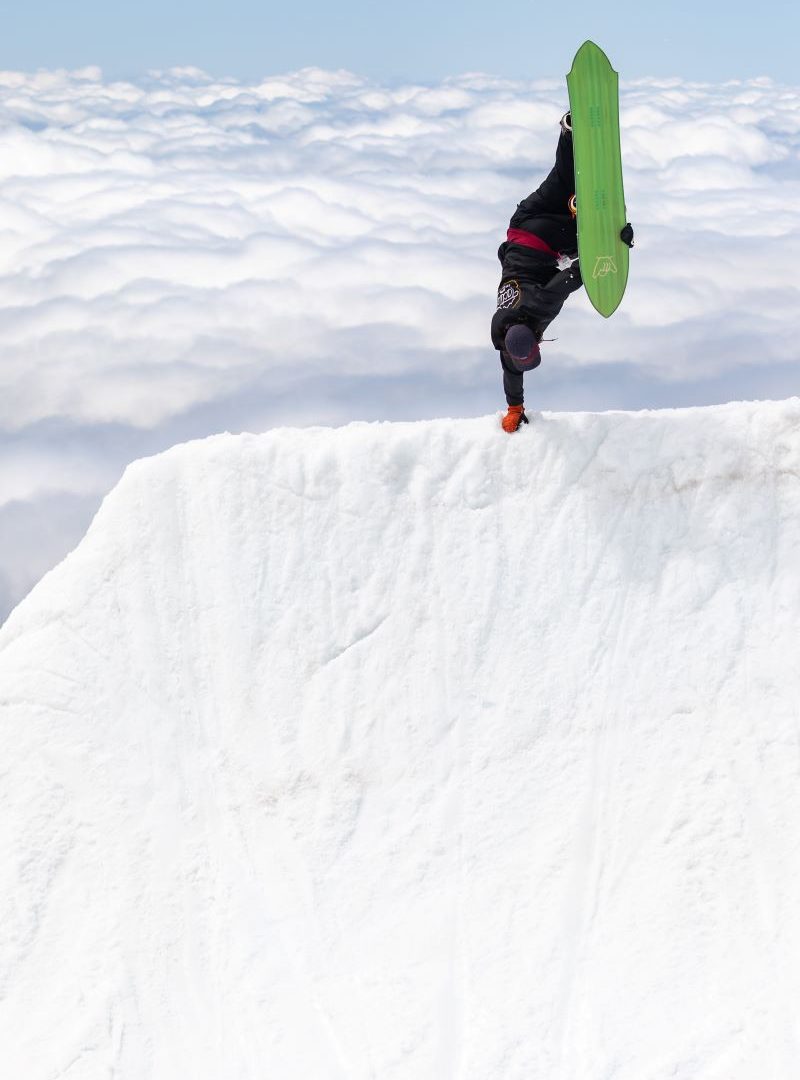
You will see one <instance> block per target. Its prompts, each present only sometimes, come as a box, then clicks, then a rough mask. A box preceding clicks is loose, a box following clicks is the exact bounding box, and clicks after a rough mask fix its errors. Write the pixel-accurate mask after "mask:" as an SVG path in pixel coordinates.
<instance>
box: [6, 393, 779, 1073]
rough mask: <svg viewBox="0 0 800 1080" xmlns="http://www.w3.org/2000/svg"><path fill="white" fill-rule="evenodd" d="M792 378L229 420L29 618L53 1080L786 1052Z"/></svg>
mask: <svg viewBox="0 0 800 1080" xmlns="http://www.w3.org/2000/svg"><path fill="white" fill-rule="evenodd" d="M798 612H800V401H799V400H797V399H795V400H792V401H789V402H784V403H772V404H769V403H768V404H759V405H731V406H723V407H717V408H711V409H703V410H701V409H694V410H686V411H677V412H662V413H640V414H631V413H607V414H571V415H567V414H565V415H554V414H542V415H536V416H535V417H534V420H533V423H532V424H531V426H530V427H529V428H527V429H524V430H523V431H521V432H520V433H519V435H517V436H515V437H513V438H508V437H506V436H504V435H502V434H501V433H500V432H499V430H498V427H497V421H496V419H495V418H494V417H490V418H483V419H478V420H472V421H466V422H460V423H448V422H439V423H422V422H420V423H408V424H378V425H366V424H353V425H350V426H349V427H345V428H342V429H339V430H328V429H307V430H305V431H288V430H283V431H275V432H272V433H269V434H267V435H261V436H237V437H233V436H219V437H215V438H210V439H208V440H205V441H203V442H199V443H194V444H188V445H183V446H178V447H176V448H175V449H173V450H171V451H169V452H167V453H166V454H164V455H162V456H160V457H156V458H153V459H150V460H145V461H141V462H138V463H136V464H134V465H132V466H131V467H129V469H128V470H127V472H126V474H125V477H124V478H123V480H122V481H121V483H120V484H119V486H118V487H117V488H116V489H115V490H114V492H113V493H112V494H111V495H110V496H108V498H107V499H106V500H105V502H104V504H103V507H102V509H101V510H100V512H99V514H98V516H97V518H96V519H95V521H94V523H93V525H92V527H91V529H90V531H89V533H88V535H87V536H86V538H85V539H84V540H83V542H82V543H81V544H80V545H79V547H78V548H77V549H76V551H75V552H73V554H72V555H70V556H69V557H68V558H67V559H66V561H65V562H63V563H62V564H61V565H60V566H59V567H58V568H57V569H56V570H54V571H52V572H51V573H49V574H48V575H47V576H46V577H45V578H44V579H43V581H42V582H40V584H39V585H38V586H37V587H36V589H35V590H34V591H33V593H32V594H31V595H30V596H29V597H28V598H27V599H26V600H25V601H24V602H23V604H22V605H21V606H20V607H19V608H18V609H17V610H16V611H15V612H14V613H13V614H12V616H11V617H10V619H9V621H8V622H7V624H6V626H5V627H4V628H3V630H2V631H0V706H1V707H2V724H1V725H0V759H1V760H2V781H1V784H2V786H1V787H0V875H1V876H0V896H2V898H3V909H4V910H3V917H2V920H0V1061H2V1063H3V1074H4V1075H5V1076H9V1077H24V1078H25V1080H51V1078H53V1077H66V1078H68V1080H79V1078H80V1080H99V1078H101V1077H103V1078H105V1077H108V1076H112V1075H113V1076H114V1077H117V1078H124V1080H156V1078H158V1080H174V1078H176V1077H192V1078H193V1080H205V1078H208V1080H212V1078H213V1080H247V1078H258V1080H262V1078H264V1077H279V1078H281V1080H287V1078H297V1080H336V1078H347V1080H367V1078H380V1080H390V1078H397V1080H416V1078H419V1080H441V1078H446V1077H449V1078H458V1080H486V1078H487V1077H492V1078H494V1077H497V1078H500V1077H502V1078H503V1080H516V1078H519V1080H523V1078H524V1080H553V1078H559V1080H598V1078H604V1080H643V1078H647V1080H662V1078H663V1080H666V1078H670V1080H765V1078H769V1080H784V1078H785V1080H789V1078H791V1080H794V1078H796V1076H797V1062H798V1060H800V1026H799V1025H798V1013H797V1002H798V1000H800V919H799V918H798V910H799V908H798V905H799V904H800V845H799V844H798V834H797V823H798V821H799V820H800V753H799V746H798V731H799V723H800V712H799V711H798V702H799V701H800V674H799V673H798V664H797V656H798V651H799V646H800V642H798V636H799V635H798Z"/></svg>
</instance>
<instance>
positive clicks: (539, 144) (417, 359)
mask: <svg viewBox="0 0 800 1080" xmlns="http://www.w3.org/2000/svg"><path fill="white" fill-rule="evenodd" d="M621 93H622V101H621V108H622V114H621V119H622V140H623V155H624V159H625V181H626V201H627V205H628V211H629V217H630V219H631V220H632V222H633V224H634V226H635V228H636V247H635V249H634V251H633V254H632V260H631V277H630V282H629V287H628V292H627V294H626V297H625V300H624V301H623V305H622V307H621V308H620V310H619V311H618V312H617V314H616V315H615V316H614V317H613V319H610V320H603V319H602V318H600V317H599V316H598V315H596V314H595V313H594V311H593V310H592V309H591V307H590V305H589V303H588V301H587V299H586V297H585V296H584V295H583V294H582V293H581V294H578V295H577V296H575V297H573V298H572V299H571V300H570V302H569V304H568V306H567V307H566V308H565V310H564V312H563V313H562V315H561V316H560V317H559V319H558V321H557V323H555V324H554V325H553V327H552V332H553V336H556V337H557V338H558V340H557V341H555V342H553V343H552V344H549V345H547V346H546V348H545V354H544V355H545V359H544V363H543V365H542V367H541V368H540V369H539V370H538V371H537V372H536V373H534V374H532V375H530V376H528V381H527V400H528V403H529V405H530V406H531V407H532V408H534V409H536V408H559V409H583V408H614V407H617V408H639V407H649V406H652V407H658V406H668V405H683V404H694V403H711V402H717V401H725V400H731V399H737V398H753V397H785V396H789V395H791V394H794V393H796V392H797V390H798V382H799V381H800V380H799V376H800V364H799V363H798V359H800V348H798V343H797V336H796V334H797V325H798V319H797V311H798V301H799V300H800V296H799V295H798V292H799V289H800V285H799V284H798V283H799V281H800V279H799V278H798V274H797V269H796V267H797V265H798V260H799V259H800V158H799V154H798V150H799V149H800V88H788V87H783V86H779V85H776V84H774V83H772V82H771V81H769V80H766V79H759V80H755V81H749V82H732V83H726V84H723V85H705V84H694V83H686V82H682V81H679V80H640V81H636V82H630V83H623V84H622V88H621ZM566 107H567V100H566V87H565V84H564V82H563V80H556V79H548V80H539V81H532V82H524V83H523V82H512V81H506V80H500V79H497V78H491V77H486V76H480V75H467V76H462V77H458V78H452V79H449V80H447V81H445V82H443V83H441V84H439V85H434V86H419V85H415V86H399V87H397V86H395V87H388V86H381V85H377V84H375V83H373V82H370V81H368V80H365V79H363V78H360V77H357V76H355V75H352V74H349V73H346V72H333V73H332V72H324V71H319V70H304V71H299V72H296V73H294V74H289V75H284V76H280V77H271V78H267V79H265V80H264V81H263V82H261V83H258V84H252V85H251V84H244V83H242V82H239V81H236V80H233V79H217V78H211V77H209V76H207V75H205V74H204V73H202V72H200V71H197V70H194V69H180V70H172V71H169V72H166V73H158V74H151V75H150V76H148V77H147V78H146V79H143V80H141V81H139V82H137V83H128V82H124V83H123V82H107V81H104V79H103V76H102V73H101V72H100V71H99V70H96V69H86V70H82V71H77V72H64V71H56V72H40V73H37V74H35V75H29V74H19V73H4V74H0V320H1V325H2V334H0V619H2V618H4V617H5V615H6V614H7V613H8V611H9V610H10V608H11V606H13V604H14V603H15V602H16V601H17V600H18V599H19V598H20V597H21V596H22V595H24V593H25V592H26V591H27V590H28V589H29V588H30V587H31V585H32V584H34V583H35V581H36V580H37V579H38V578H39V577H40V576H41V574H42V573H43V572H44V571H45V570H46V569H47V568H48V567H50V566H52V565H53V563H54V562H55V561H57V560H58V559H59V558H60V557H61V556H62V555H63V554H64V553H65V552H66V551H67V550H69V548H71V547H72V546H73V545H74V544H75V543H76V542H77V540H78V539H79V538H80V536H81V535H82V533H83V531H84V530H85V528H86V525H87V524H88V521H89V519H90V517H91V515H92V513H93V512H94V510H95V509H96V508H97V506H98V504H99V501H100V499H101V498H102V496H103V495H104V494H105V493H106V492H107V491H108V490H109V488H110V487H111V486H112V485H113V484H114V483H115V482H116V480H117V479H118V477H119V475H120V473H121V471H122V469H123V468H124V466H125V464H126V463H127V462H128V461H130V460H132V459H133V458H136V457H139V456H141V455H143V454H146V453H150V452H154V451H157V450H160V449H162V448H164V447H166V446H168V445H171V444H172V443H174V442H177V441H180V440H183V439H186V438H190V437H196V436H202V435H205V434H208V433H211V432H216V431H220V430H224V429H229V430H241V429H249V430H264V429H265V428H267V427H271V426H275V425H284V424H288V425H308V424H317V423H325V424H328V423H341V422H345V421H347V420H351V419H376V418H388V419H394V418H405V419H414V418H421V417H436V416H442V417H458V416H464V415H476V414H481V413H486V412H489V411H491V410H493V409H495V408H500V407H501V406H502V405H503V398H502V393H501V381H500V369H499V365H498V361H497V354H496V353H495V352H494V351H493V350H492V348H491V345H490V343H489V339H488V325H489V321H490V318H491V315H492V312H493V309H494V295H495V289H496V286H497V281H498V268H499V266H498V263H497V260H496V249H497V246H498V244H499V243H500V241H501V240H502V239H503V237H504V233H505V229H506V227H507V224H508V218H509V216H510V214H511V212H512V211H513V209H514V207H515V205H516V203H517V202H518V201H519V200H520V199H521V198H522V197H524V196H525V195H527V194H528V193H529V192H530V191H531V190H532V189H533V188H535V187H536V186H537V185H538V184H539V183H540V181H541V180H542V179H543V177H544V175H545V174H546V173H547V171H548V170H549V168H550V167H551V165H552V159H553V153H554V149H555V144H556V140H557V137H558V120H559V117H560V116H561V114H562V113H563V112H564V110H565V109H566Z"/></svg>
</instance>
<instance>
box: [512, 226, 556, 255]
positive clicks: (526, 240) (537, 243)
mask: <svg viewBox="0 0 800 1080" xmlns="http://www.w3.org/2000/svg"><path fill="white" fill-rule="evenodd" d="M507 238H508V239H509V240H510V241H511V243H512V244H521V245H522V247H529V248H536V250H537V251H546V252H547V254H548V255H552V256H553V257H554V258H556V259H557V258H558V257H559V255H560V252H558V251H553V249H552V248H551V247H550V245H549V244H546V243H545V242H544V240H542V238H541V237H540V236H537V235H536V233H532V232H528V231H527V229H509V230H508V233H507Z"/></svg>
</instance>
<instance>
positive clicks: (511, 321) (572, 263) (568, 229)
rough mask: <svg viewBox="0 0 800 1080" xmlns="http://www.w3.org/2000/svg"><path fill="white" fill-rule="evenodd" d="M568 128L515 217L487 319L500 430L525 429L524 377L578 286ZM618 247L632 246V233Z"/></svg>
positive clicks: (564, 121) (567, 121) (567, 125)
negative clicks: (498, 388) (501, 407)
mask: <svg viewBox="0 0 800 1080" xmlns="http://www.w3.org/2000/svg"><path fill="white" fill-rule="evenodd" d="M576 214H577V208H576V204H575V164H574V160H573V156H572V123H571V118H570V114H569V113H565V114H564V116H563V117H562V118H561V134H560V135H559V139H558V146H557V147H556V161H555V165H554V166H553V168H552V170H551V171H550V173H549V175H548V176H547V178H546V179H545V180H544V182H543V183H542V184H541V185H540V186H539V187H538V188H537V189H536V191H534V192H533V193H532V194H531V195H529V196H528V197H527V199H523V200H522V202H521V203H519V205H518V206H517V209H516V210H515V211H514V213H513V215H512V217H511V222H510V224H509V229H508V234H507V239H506V240H505V241H504V242H503V243H502V244H501V245H500V248H499V250H498V252H497V257H498V259H499V260H500V264H501V266H502V277H501V279H500V286H499V288H498V290H497V310H496V311H495V313H494V316H493V318H492V330H491V333H492V344H493V345H494V347H495V348H496V349H497V350H498V351H499V353H500V363H501V364H502V367H503V389H504V391H505V395H506V403H507V404H508V412H507V413H506V415H505V416H504V417H503V429H504V430H505V431H508V432H513V431H516V430H517V429H518V428H519V426H520V424H522V423H525V424H527V423H528V418H527V416H526V415H525V405H524V395H523V386H522V381H523V375H524V373H525V372H526V371H532V370H533V369H534V368H536V367H538V366H539V364H540V363H541V359H542V358H541V353H540V350H539V345H540V342H541V340H542V335H543V334H544V331H545V330H546V329H547V327H548V326H549V325H550V323H551V322H552V321H553V319H554V318H555V317H556V315H558V313H559V312H560V311H561V308H562V307H563V305H564V301H565V300H566V299H567V297H568V296H569V295H570V293H572V292H575V291H576V290H577V289H579V288H580V287H581V285H582V284H583V282H582V280H581V274H580V269H579V266H578V263H577V257H578V231H577V225H576ZM622 239H623V240H625V242H626V243H627V244H629V245H630V246H633V229H632V228H631V227H630V226H629V225H626V227H625V229H624V230H623V235H622Z"/></svg>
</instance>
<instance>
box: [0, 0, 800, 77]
mask: <svg viewBox="0 0 800 1080" xmlns="http://www.w3.org/2000/svg"><path fill="white" fill-rule="evenodd" d="M0 11H2V14H3V31H2V34H0V67H2V68H5V69H9V68H10V69H18V70H26V71H29V70H33V69H36V68H40V67H47V68H54V67H81V66H85V65H90V64H92V65H99V66H101V67H102V68H103V70H104V72H105V74H106V75H107V76H111V77H124V76H137V75H140V74H141V73H143V72H144V71H146V70H148V69H151V68H163V67H169V66H174V65H193V66H197V67H202V68H204V69H205V70H207V71H209V72H211V73H213V74H216V75H224V74H229V75H234V76H236V77H238V78H247V79H252V78H257V77H259V76H261V75H264V74H270V73H276V72H283V71H291V70H296V69H297V68H300V67H304V66H309V65H315V66H320V67H325V68H347V69H349V70H351V71H354V72H357V73H358V74H361V75H366V76H369V77H373V78H376V79H379V80H380V81H383V82H385V81H408V80H420V81H425V80H438V79H440V78H442V77H444V76H447V75H450V74H456V73H460V72H464V71H476V70H479V71H486V72H489V73H494V74H504V75H509V76H512V77H521V78H531V77H533V78H535V77H537V76H542V77H547V76H560V75H563V74H564V73H565V71H566V70H568V68H569V64H570V61H571V57H572V55H573V53H574V51H575V48H576V46H577V45H578V44H580V42H581V41H583V40H584V39H585V38H593V39H595V40H597V41H598V42H599V43H600V44H601V45H602V46H603V47H604V48H605V49H606V51H607V52H608V54H609V56H610V57H611V58H612V61H613V63H614V65H615V66H616V67H617V68H618V69H619V71H620V72H621V73H622V75H623V76H628V77H631V78H635V77H639V76H642V75H656V76H665V75H677V76H680V77H682V78H685V79H699V80H710V81H717V80H723V79H730V78H752V77H753V76H759V75H766V76H770V77H772V78H773V79H775V80H777V81H780V82H788V83H793V84H794V83H796V82H797V59H796V40H797V36H798V32H800V17H798V14H797V11H798V6H797V5H796V4H790V3H789V2H788V0H769V2H767V3H762V4H759V5H750V4H748V5H740V4H735V3H721V2H713V3H703V2H699V3H690V2H687V0H679V2H677V3H676V2H671V3H669V4H666V3H665V4H659V5H658V6H655V7H654V6H651V5H643V4H642V3H641V2H634V0H625V2H623V3H614V4H610V5H607V6H606V7H604V6H603V5H600V4H598V3H591V2H582V0H573V2H571V3H569V4H553V3H549V4H543V3H533V2H531V0H505V2H503V3H500V4H492V3H489V2H488V0H484V2H480V3H479V2H477V0H464V2H461V3H453V2H451V3H435V2H433V3H431V2H426V0H405V2H404V3H402V4H397V5H391V4H380V3H375V2H374V0H369V2H367V0H342V2H340V3H335V4H334V3H330V2H326V0H306V2H304V3H291V2H286V3H279V4H278V3H273V2H267V3H264V2H258V0H229V2H228V3H226V4H223V3H220V2H218V0H166V2H165V0H137V2H135V3H132V2H130V0H123V2H120V0H117V2H114V0H71V2H70V3H65V2H64V0H33V2H31V3H27V4H22V3H21V2H19V0H16V2H13V3H8V2H5V3H1V4H0Z"/></svg>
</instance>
